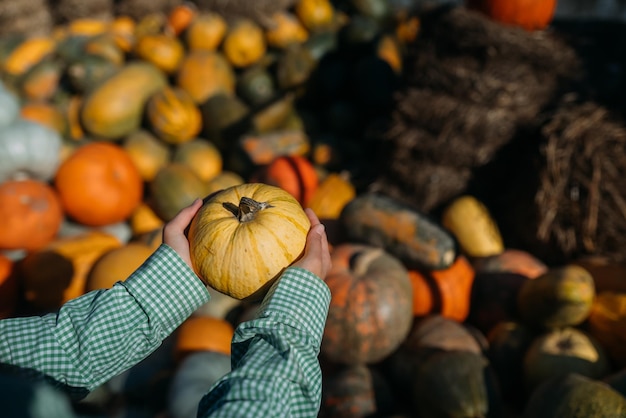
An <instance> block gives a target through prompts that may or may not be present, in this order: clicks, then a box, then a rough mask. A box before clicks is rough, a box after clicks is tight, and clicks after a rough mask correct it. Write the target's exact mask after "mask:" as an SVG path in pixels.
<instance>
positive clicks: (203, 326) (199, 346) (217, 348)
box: [175, 315, 235, 360]
mask: <svg viewBox="0 0 626 418" xmlns="http://www.w3.org/2000/svg"><path fill="white" fill-rule="evenodd" d="M234 334H235V330H234V329H233V326H232V325H231V324H230V322H228V321H226V320H225V319H221V318H215V317H211V316H201V315H194V316H191V317H189V318H187V320H185V322H183V323H182V324H181V326H180V327H178V330H177V331H176V348H175V356H176V357H177V359H179V360H180V359H182V357H183V356H185V355H187V354H189V353H191V352H193V351H214V352H217V353H222V354H227V355H230V343H231V341H232V339H233V335H234Z"/></svg>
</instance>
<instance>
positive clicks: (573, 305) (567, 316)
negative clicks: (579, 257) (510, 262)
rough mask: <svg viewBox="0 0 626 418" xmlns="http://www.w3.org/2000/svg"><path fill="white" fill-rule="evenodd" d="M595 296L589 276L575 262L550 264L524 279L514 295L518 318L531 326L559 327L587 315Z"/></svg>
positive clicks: (572, 323) (580, 321)
mask: <svg viewBox="0 0 626 418" xmlns="http://www.w3.org/2000/svg"><path fill="white" fill-rule="evenodd" d="M595 296H596V291H595V285H594V283H593V277H591V274H589V272H588V271H587V270H585V269H584V268H582V267H580V266H576V265H572V264H569V265H565V266H563V267H554V268H551V269H549V270H548V271H547V272H546V273H545V274H543V275H541V276H539V277H537V278H536V279H534V280H526V281H524V283H523V285H522V287H521V288H520V290H519V293H518V296H517V306H518V309H519V314H520V316H521V318H522V319H523V320H524V321H525V322H526V323H528V324H530V325H532V326H539V327H544V328H559V327H566V326H574V325H578V324H580V323H582V322H583V321H584V320H586V319H587V317H588V316H589V314H590V312H591V308H592V304H593V301H594V298H595Z"/></svg>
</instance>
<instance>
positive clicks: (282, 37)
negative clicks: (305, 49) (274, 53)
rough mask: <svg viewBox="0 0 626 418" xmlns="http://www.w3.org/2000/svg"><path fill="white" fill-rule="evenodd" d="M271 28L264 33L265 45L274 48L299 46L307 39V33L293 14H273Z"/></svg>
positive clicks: (285, 12) (281, 12) (282, 12)
mask: <svg viewBox="0 0 626 418" xmlns="http://www.w3.org/2000/svg"><path fill="white" fill-rule="evenodd" d="M271 24H272V26H271V27H270V28H268V29H266V31H265V37H266V39H267V44H268V45H269V46H271V47H274V48H286V47H287V46H289V45H291V44H301V43H303V42H304V41H306V40H307V39H308V38H309V32H308V31H307V29H306V28H305V27H304V25H303V24H302V22H300V20H299V19H298V17H297V16H295V15H294V14H292V13H290V12H287V11H279V12H276V13H274V15H273V16H272V18H271Z"/></svg>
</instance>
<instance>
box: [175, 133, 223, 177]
mask: <svg viewBox="0 0 626 418" xmlns="http://www.w3.org/2000/svg"><path fill="white" fill-rule="evenodd" d="M172 159H173V161H174V162H175V163H181V164H184V165H186V166H188V167H190V168H191V169H192V170H193V171H194V172H195V173H196V174H197V175H198V177H200V179H201V180H203V181H209V180H211V179H213V178H214V177H215V176H217V175H218V174H219V173H221V172H222V165H223V161H222V154H221V153H220V150H218V149H217V147H216V146H215V144H213V143H212V142H211V141H207V140H206V139H202V138H196V139H194V140H192V141H190V142H186V143H184V144H180V145H179V146H177V147H176V150H175V151H174V156H173V158H172Z"/></svg>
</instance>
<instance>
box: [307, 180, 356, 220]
mask: <svg viewBox="0 0 626 418" xmlns="http://www.w3.org/2000/svg"><path fill="white" fill-rule="evenodd" d="M355 197H356V188H355V187H354V185H353V184H352V182H351V181H350V179H349V178H348V175H347V174H346V173H345V172H343V173H330V174H328V175H327V176H326V177H325V178H324V179H323V180H322V181H321V182H320V183H319V185H318V187H317V189H316V190H315V192H314V193H313V195H312V196H311V200H310V201H309V202H308V206H309V207H310V208H311V209H313V211H314V212H315V214H316V215H317V216H318V217H319V218H320V219H339V216H340V215H341V211H342V210H343V208H344V207H345V206H346V205H347V204H348V203H349V202H350V201H351V200H352V199H354V198H355Z"/></svg>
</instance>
